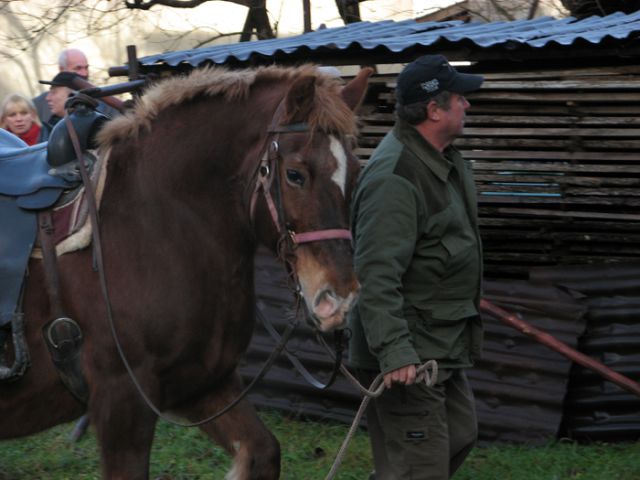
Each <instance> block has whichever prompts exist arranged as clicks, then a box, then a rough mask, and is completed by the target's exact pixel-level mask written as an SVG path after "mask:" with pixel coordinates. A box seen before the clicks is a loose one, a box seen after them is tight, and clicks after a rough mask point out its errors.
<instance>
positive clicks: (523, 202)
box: [358, 66, 640, 278]
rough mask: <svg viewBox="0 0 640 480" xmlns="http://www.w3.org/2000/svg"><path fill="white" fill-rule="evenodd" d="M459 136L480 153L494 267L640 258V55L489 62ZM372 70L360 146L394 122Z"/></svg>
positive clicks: (471, 155)
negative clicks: (538, 65)
mask: <svg viewBox="0 0 640 480" xmlns="http://www.w3.org/2000/svg"><path fill="white" fill-rule="evenodd" d="M484 75H485V83H484V85H483V88H482V90H480V91H478V92H475V93H473V94H470V95H468V99H469V101H470V102H471V104H472V107H471V109H470V110H469V111H468V115H467V122H466V128H465V134H464V136H463V137H461V138H459V139H458V140H457V141H456V146H457V147H458V148H459V149H460V150H461V151H462V153H463V155H464V156H465V158H467V159H469V160H471V161H472V162H473V168H474V174H475V179H476V184H477V188H478V203H479V214H480V225H481V233H482V238H483V242H484V251H485V265H486V269H487V275H488V276H491V277H499V278H505V277H521V278H525V277H526V272H527V271H528V270H529V268H531V267H535V266H555V265H571V264H594V263H595V264H597V263H611V262H625V261H628V260H634V259H639V258H640V222H639V220H640V208H639V207H640V188H638V187H640V67H637V66H622V67H620V66H617V67H616V66H608V67H601V68H595V67H594V68H584V69H576V68H571V69H567V70H566V71H563V70H548V71H539V70H538V71H529V72H528V71H519V72H500V73H485V74H484ZM395 78H396V77H395V75H380V76H377V77H375V78H374V79H373V82H372V86H371V92H370V95H369V98H368V99H367V101H366V104H365V105H364V108H363V115H362V129H361V136H360V148H359V150H358V155H359V157H360V158H361V160H362V162H363V164H364V163H366V162H367V160H368V158H369V156H370V155H371V153H372V151H373V149H374V148H375V146H376V145H377V144H378V142H379V141H380V139H381V138H382V136H383V135H384V134H385V133H386V132H387V131H388V130H389V129H390V128H391V126H392V125H393V121H394V117H393V104H394V102H395V97H394V94H393V89H394V88H395Z"/></svg>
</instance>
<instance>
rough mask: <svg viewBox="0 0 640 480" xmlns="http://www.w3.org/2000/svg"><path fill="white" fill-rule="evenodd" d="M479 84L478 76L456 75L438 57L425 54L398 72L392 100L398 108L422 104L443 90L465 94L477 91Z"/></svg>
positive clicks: (454, 71) (444, 60) (480, 79)
mask: <svg viewBox="0 0 640 480" xmlns="http://www.w3.org/2000/svg"><path fill="white" fill-rule="evenodd" d="M483 81H484V77H483V76H482V75H471V74H468V73H460V72H458V71H457V70H456V69H455V68H453V67H452V66H451V65H450V64H449V62H448V61H447V59H446V58H445V57H444V56H442V55H425V56H423V57H420V58H418V59H417V60H415V61H413V62H411V63H410V64H409V65H407V66H406V67H404V70H402V72H400V75H398V82H397V84H396V98H397V101H398V103H399V104H401V105H409V104H412V103H417V102H426V101H427V100H429V99H431V98H433V97H435V96H436V95H438V94H439V93H440V92H444V91H449V92H453V93H460V94H465V93H468V92H472V91H474V90H478V89H479V88H480V85H482V82H483Z"/></svg>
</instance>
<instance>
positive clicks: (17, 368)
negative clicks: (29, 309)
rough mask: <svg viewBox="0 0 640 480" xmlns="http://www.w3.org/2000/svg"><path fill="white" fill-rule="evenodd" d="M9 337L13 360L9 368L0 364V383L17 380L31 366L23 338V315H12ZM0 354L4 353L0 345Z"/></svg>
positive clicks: (2, 346)
mask: <svg viewBox="0 0 640 480" xmlns="http://www.w3.org/2000/svg"><path fill="white" fill-rule="evenodd" d="M11 336H12V338H13V352H14V355H13V356H14V360H13V365H12V366H11V367H7V366H5V365H3V364H2V362H0V382H13V381H15V380H18V379H19V378H21V377H22V375H24V372H26V371H27V368H29V367H30V366H31V358H30V357H29V349H28V348H27V342H26V340H25V338H24V314H23V313H14V314H13V315H12V317H11ZM0 352H2V353H4V345H0Z"/></svg>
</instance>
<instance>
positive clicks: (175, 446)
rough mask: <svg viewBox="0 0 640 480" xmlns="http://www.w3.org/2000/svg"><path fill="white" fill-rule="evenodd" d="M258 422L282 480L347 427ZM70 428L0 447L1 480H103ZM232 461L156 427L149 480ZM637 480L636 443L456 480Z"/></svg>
mask: <svg viewBox="0 0 640 480" xmlns="http://www.w3.org/2000/svg"><path fill="white" fill-rule="evenodd" d="M261 415H262V418H263V419H264V421H265V422H266V423H267V425H268V426H269V428H270V429H271V430H272V431H273V432H274V433H275V435H276V436H277V437H278V439H279V440H280V443H281V446H282V476H281V478H282V479H284V480H316V479H318V480H322V479H324V477H325V475H326V474H327V473H328V472H329V470H330V468H331V465H332V463H333V460H334V458H335V454H336V453H337V451H338V448H339V447H340V444H341V442H342V440H343V439H344V436H345V434H346V432H347V429H348V426H346V425H343V424H338V423H334V422H306V421H300V420H296V419H292V418H289V417H287V416H283V415H281V414H278V413H275V412H262V414H261ZM72 427H73V425H72V424H67V425H62V426H59V427H56V428H53V429H51V430H48V431H46V432H43V433H41V434H38V435H34V436H31V437H28V438H25V439H18V440H11V441H6V442H3V443H2V445H1V446H0V480H32V479H33V480H35V479H43V480H45V479H54V480H57V479H61V480H66V479H74V480H76V479H77V480H93V479H98V478H100V473H99V472H100V470H99V465H98V452H97V446H96V442H95V438H94V436H93V434H92V432H91V430H89V432H88V434H87V435H85V436H84V437H83V438H82V439H81V440H80V441H79V442H77V443H70V442H69V440H68V436H69V433H70V431H71V429H72ZM229 466H230V459H229V457H228V456H227V455H226V454H225V453H224V452H223V451H222V450H221V449H219V448H217V447H215V446H213V445H212V444H211V443H210V442H209V441H208V440H207V439H206V438H205V436H204V435H203V434H201V433H200V431H199V430H198V429H192V428H180V427H174V426H171V425H168V424H166V423H159V424H158V429H157V432H156V439H155V442H154V446H153V451H152V454H151V478H162V479H169V478H171V479H174V480H195V479H203V480H208V479H222V478H223V477H224V474H225V472H226V471H227V470H228V468H229ZM370 470H371V455H370V452H369V443H368V440H367V437H366V434H365V433H363V432H359V433H358V434H357V435H356V437H355V438H354V439H353V441H352V442H351V444H350V445H349V449H348V452H347V455H346V457H345V459H344V462H343V463H342V465H341V467H340V469H339V472H338V475H337V477H336V478H337V479H340V480H366V479H367V477H368V474H369V472H370ZM471 479H473V480H496V479H500V480H638V479H640V442H636V443H625V444H594V445H578V444H575V443H571V442H554V443H552V444H549V445H546V446H544V447H535V448H533V447H526V446H495V447H489V448H478V449H476V450H474V452H473V453H472V455H471V456H470V457H469V459H468V460H467V462H466V463H465V464H464V466H463V467H462V469H461V470H460V471H459V472H458V473H457V475H456V476H455V480H471Z"/></svg>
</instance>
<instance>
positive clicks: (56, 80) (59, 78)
mask: <svg viewBox="0 0 640 480" xmlns="http://www.w3.org/2000/svg"><path fill="white" fill-rule="evenodd" d="M76 78H82V77H81V76H80V75H78V74H77V73H74V72H60V73H58V74H57V75H56V76H55V77H53V80H39V82H40V83H43V84H45V85H51V86H52V87H67V88H71V89H72V90H77V87H75V86H74V85H73V81H74V80H75V79H76Z"/></svg>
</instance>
